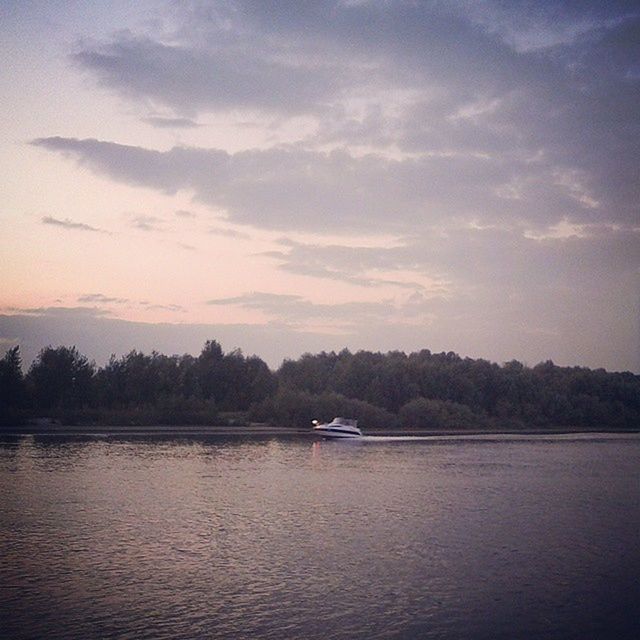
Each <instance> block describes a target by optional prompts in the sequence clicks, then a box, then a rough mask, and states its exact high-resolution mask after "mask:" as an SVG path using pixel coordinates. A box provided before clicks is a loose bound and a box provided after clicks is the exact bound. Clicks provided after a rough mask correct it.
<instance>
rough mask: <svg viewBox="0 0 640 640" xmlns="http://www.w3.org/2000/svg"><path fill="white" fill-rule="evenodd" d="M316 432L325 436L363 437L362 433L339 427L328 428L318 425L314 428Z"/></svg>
mask: <svg viewBox="0 0 640 640" xmlns="http://www.w3.org/2000/svg"><path fill="white" fill-rule="evenodd" d="M313 432H314V433H317V434H318V435H321V436H322V437H323V438H332V439H333V438H336V439H338V438H342V439H344V438H352V439H353V438H362V434H361V433H356V432H351V431H341V430H339V429H327V428H322V427H316V428H315V429H314V430H313Z"/></svg>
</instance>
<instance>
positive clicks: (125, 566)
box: [0, 435, 640, 640]
mask: <svg viewBox="0 0 640 640" xmlns="http://www.w3.org/2000/svg"><path fill="white" fill-rule="evenodd" d="M639 462H640V438H639V437H638V436H637V435H630V436H604V435H603V436H594V435H591V436H564V437H563V436H555V437H511V438H509V437H485V438H483V437H476V438H463V439H456V438H450V439H445V438H443V439H433V440H422V441H404V442H403V441H396V442H391V441H387V442H384V441H382V442H380V441H379V442H376V441H370V442H360V443H357V442H313V441H312V440H311V439H309V438H303V437H297V438H294V437H289V438H287V437H278V438H269V437H254V438H251V439H249V438H240V437H236V438H221V437H219V438H201V439H196V438H191V439H185V438H183V439H180V438H173V439H172V438H158V437H155V438H154V437H151V436H147V437H139V438H131V437H130V438H123V437H111V438H82V437H76V438H66V439H65V438H61V437H48V438H47V437H39V438H33V437H25V438H15V439H10V438H6V439H5V440H3V441H1V442H0V495H1V496H2V498H1V500H2V502H1V503H0V516H1V517H0V616H1V618H0V637H2V638H15V639H21V638H48V639H51V638H87V639H92V638H96V639H97V638H100V639H102V638H118V639H121V638H136V639H137V638H154V639H161V638H172V639H176V638H185V639H186V638H274V639H275V638H277V639H279V640H280V639H283V638H305V639H315V638H318V639H320V638H322V639H331V638H350V639H351V638H363V639H364V638H366V639H377V638H455V639H463V638H470V639H471V638H472V639H482V638H505V639H506V638H509V639H517V638H523V639H524V638H527V639H531V638H545V639H547V638H551V639H553V638H558V639H560V638H562V639H573V638H575V639H576V640H577V639H580V640H584V639H589V638H597V639H603V638H616V639H624V638H636V637H640V592H639V588H638V576H639V575H640V540H639V537H640V534H639V531H640V483H639V477H640V476H639V469H640V466H639Z"/></svg>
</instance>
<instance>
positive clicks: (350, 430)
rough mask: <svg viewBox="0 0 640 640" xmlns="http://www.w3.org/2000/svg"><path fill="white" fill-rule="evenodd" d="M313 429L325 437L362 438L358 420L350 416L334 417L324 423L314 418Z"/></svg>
mask: <svg viewBox="0 0 640 640" xmlns="http://www.w3.org/2000/svg"><path fill="white" fill-rule="evenodd" d="M313 431H314V433H318V434H320V435H321V436H323V437H325V438H362V431H360V429H358V421H357V420H352V419H351V418H334V419H333V420H332V421H331V422H326V423H324V424H319V423H318V421H317V420H314V421H313Z"/></svg>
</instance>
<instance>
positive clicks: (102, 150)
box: [33, 137, 618, 233]
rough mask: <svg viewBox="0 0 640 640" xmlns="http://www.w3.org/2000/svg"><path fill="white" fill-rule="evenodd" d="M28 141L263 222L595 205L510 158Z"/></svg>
mask: <svg viewBox="0 0 640 640" xmlns="http://www.w3.org/2000/svg"><path fill="white" fill-rule="evenodd" d="M33 144H34V145H36V146H40V147H44V148H47V149H50V150H53V151H60V152H63V153H65V154H66V155H71V156H73V157H75V158H76V159H77V160H78V161H79V163H80V164H81V165H83V166H88V167H90V168H91V169H92V170H94V171H95V172H96V173H99V174H103V175H107V176H109V177H111V178H113V179H115V180H118V181H121V182H124V183H127V184H133V185H139V186H146V187H152V188H156V189H158V190H161V191H164V192H167V193H173V192H176V191H178V190H180V189H187V190H192V191H193V192H194V193H195V196H196V198H197V199H198V200H200V201H202V202H204V203H206V204H208V205H210V206H212V207H216V208H223V209H225V210H226V212H227V213H228V216H229V219H230V220H231V221H235V222H238V223H241V224H250V225H254V226H258V227H263V228H272V229H283V230H300V229H308V230H315V231H328V232H332V231H336V232H349V233H353V232H362V231H365V230H371V225H372V222H373V223H375V225H376V227H377V228H378V229H379V230H381V231H382V230H388V231H394V232H396V233H406V232H407V231H408V229H410V228H415V227H416V226H418V227H419V226H422V225H424V224H432V223H433V222H435V221H442V220H447V219H449V220H452V219H453V220H456V219H457V220H461V219H463V220H468V219H480V220H484V221H485V222H499V223H503V224H504V223H506V224H513V223H514V222H516V223H525V222H526V223H529V224H531V225H539V224H542V225H543V226H544V225H549V224H554V223H557V222H559V221H560V220H562V219H563V218H569V219H572V220H577V221H583V220H586V221H591V220H592V218H593V217H594V211H593V208H594V205H593V204H592V203H591V201H590V200H589V199H588V197H587V195H585V194H584V193H583V191H582V187H581V185H580V183H579V178H578V177H576V176H574V174H571V173H569V174H567V175H565V174H562V173H553V172H551V171H550V170H549V168H548V167H545V166H542V167H541V166H539V165H537V164H535V163H524V162H523V163H518V162H516V161H514V160H513V159H502V158H484V157H473V156H455V155H454V156H448V155H441V156H421V157H418V158H407V159H404V160H392V159H388V158H385V157H383V156H380V155H374V154H371V155H367V156H364V157H357V156H353V155H351V154H349V153H347V152H346V151H332V152H320V151H309V150H303V149H300V148H296V147H293V148H279V149H267V150H251V151H243V152H238V153H235V154H229V153H227V152H224V151H221V150H217V149H197V148H193V147H174V148H173V149H170V150H169V151H165V152H161V151H154V150H149V149H144V148H142V147H131V146H127V145H120V144H116V143H112V142H103V141H98V140H78V139H74V138H59V137H53V138H42V139H38V140H35V141H34V142H33ZM585 198H587V199H586V200H585ZM599 213H600V215H601V216H602V219H603V221H615V220H616V217H615V216H616V214H617V213H618V212H617V211H616V210H607V211H606V212H603V211H602V210H601V209H600V208H599Z"/></svg>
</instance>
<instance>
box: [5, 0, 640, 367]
mask: <svg viewBox="0 0 640 640" xmlns="http://www.w3.org/2000/svg"><path fill="white" fill-rule="evenodd" d="M0 30H1V37H0V53H1V55H2V60H3V63H2V67H1V70H0V91H1V96H2V100H1V101H0V119H1V120H0V122H1V126H0V169H1V171H2V181H1V182H0V189H1V195H2V202H1V204H0V224H1V228H2V233H1V234H0V255H1V260H0V285H1V286H0V352H3V351H4V350H5V349H6V348H8V347H10V346H13V345H15V344H20V345H21V347H22V350H23V357H24V360H25V363H26V364H28V363H29V362H30V361H31V359H32V358H33V357H34V356H35V354H36V353H37V351H38V350H39V349H40V348H42V347H44V346H46V345H49V344H52V345H57V344H66V345H73V344H75V345H77V346H78V348H79V349H80V351H81V352H83V353H84V354H86V355H87V356H89V357H90V358H93V359H95V360H96V362H97V363H98V364H103V363H104V361H105V360H106V359H107V358H108V356H109V354H110V353H116V354H117V355H122V354H123V353H126V352H127V351H129V350H130V349H132V348H138V349H142V350H144V351H146V352H148V351H150V350H152V349H157V350H159V351H161V352H163V353H168V354H170V353H184V352H191V353H194V354H197V353H198V352H199V350H200V348H201V347H202V344H203V343H204V340H206V339H207V338H214V339H218V340H219V341H220V342H221V344H222V346H223V348H225V350H230V349H232V348H235V347H240V348H242V350H243V351H244V352H245V353H255V354H257V355H259V356H261V357H262V358H264V359H265V360H266V361H267V362H268V363H269V364H270V365H271V366H273V367H277V366H278V365H279V364H280V362H281V361H282V359H283V358H285V357H298V356H299V355H300V354H302V353H303V352H305V351H311V352H317V351H320V350H331V349H335V350H338V349H342V348H344V347H347V348H349V349H351V350H354V351H355V350H358V349H370V350H375V351H378V350H381V351H387V350H395V349H398V350H403V351H407V352H409V351H415V350H419V349H423V348H426V349H431V350H432V351H455V352H457V353H459V354H461V355H463V356H470V357H482V358H487V359H489V360H492V361H496V362H504V361H508V360H511V359H518V360H521V361H523V362H525V363H527V364H529V365H535V364H536V363H538V362H540V361H543V360H547V359H552V360H553V361H554V362H555V363H556V364H560V365H580V366H589V367H593V368H597V367H604V368H606V369H609V370H631V371H635V372H640V212H639V204H640V172H639V159H640V144H639V139H640V125H639V122H640V119H639V114H640V8H639V6H638V3H637V1H634V2H615V1H613V2H606V3H605V2H601V1H598V2H595V1H594V2H590V1H588V0H580V1H575V2H570V1H567V2H558V1H556V0H554V1H549V2H545V1H534V0H522V1H519V0H509V1H506V0H504V1H501V0H487V1H475V2H474V1H471V0H469V1H464V0H460V1H458V2H455V1H451V2H446V1H444V0H440V1H438V0H433V1H424V2H420V1H418V0H412V1H409V0H406V1H405V0H397V1H394V0H342V1H339V0H333V1H331V2H323V1H321V0H314V1H311V2H305V1H302V0H297V1H279V2H269V1H266V0H265V1H258V0H256V1H254V2H245V1H241V0H228V1H220V2H216V1H210V2H207V1H204V0H203V1H194V2H162V1H161V0H155V1H152V0H145V1H142V2H130V1H126V2H119V1H112V2H106V1H105V2H91V1H79V0H78V1H75V2H74V1H72V0H64V1H59V0H49V1H47V2H45V1H40V2H38V1H29V0H22V1H16V2H14V1H7V0H4V1H1V2H0Z"/></svg>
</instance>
